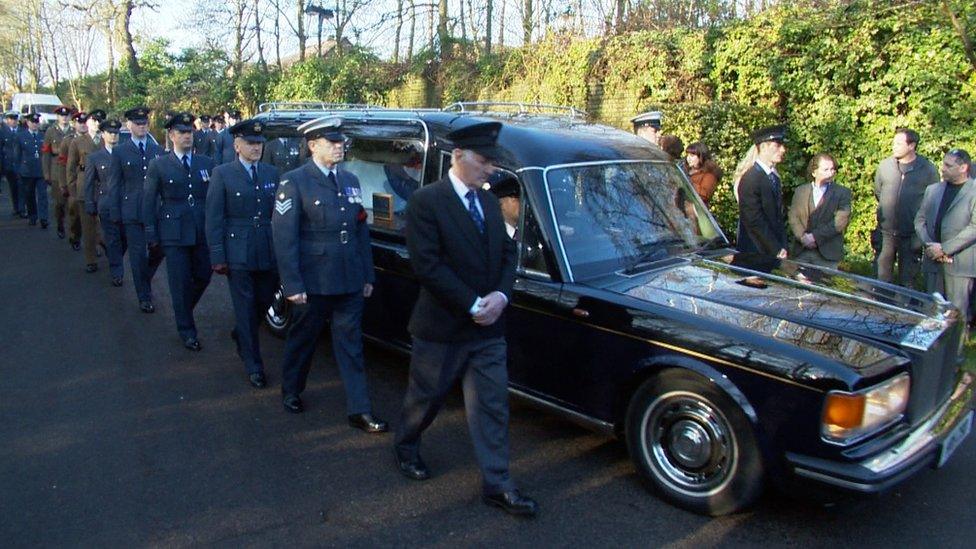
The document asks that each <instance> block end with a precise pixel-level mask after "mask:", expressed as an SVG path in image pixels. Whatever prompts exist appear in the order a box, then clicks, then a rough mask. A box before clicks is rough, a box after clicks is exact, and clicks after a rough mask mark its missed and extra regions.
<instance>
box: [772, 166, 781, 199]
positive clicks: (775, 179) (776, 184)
mask: <svg viewBox="0 0 976 549" xmlns="http://www.w3.org/2000/svg"><path fill="white" fill-rule="evenodd" d="M769 180H770V181H772V183H773V192H774V193H776V196H783V182H782V181H780V179H779V174H778V173H776V172H775V171H771V172H769Z"/></svg>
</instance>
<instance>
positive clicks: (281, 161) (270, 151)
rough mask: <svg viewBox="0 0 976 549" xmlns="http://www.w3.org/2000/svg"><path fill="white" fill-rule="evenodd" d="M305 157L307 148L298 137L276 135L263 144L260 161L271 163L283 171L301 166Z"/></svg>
mask: <svg viewBox="0 0 976 549" xmlns="http://www.w3.org/2000/svg"><path fill="white" fill-rule="evenodd" d="M307 158H308V154H307V149H306V148H305V146H304V144H303V143H302V140H301V139H300V138H297V137H276V138H274V139H269V140H268V142H267V143H265V144H264V153H263V154H262V156H261V162H266V163H268V164H271V165H272V166H274V167H276V168H278V170H279V171H280V172H282V173H284V172H290V171H292V170H294V169H295V168H297V167H299V166H301V165H302V164H304V163H305V160H306V159H307Z"/></svg>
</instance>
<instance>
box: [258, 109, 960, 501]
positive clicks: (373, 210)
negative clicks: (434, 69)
mask: <svg viewBox="0 0 976 549" xmlns="http://www.w3.org/2000/svg"><path fill="white" fill-rule="evenodd" d="M322 116H341V117H342V118H343V120H344V124H345V127H346V130H345V131H346V132H347V134H348V136H349V138H350V139H349V144H348V154H347V161H346V162H345V164H344V167H345V169H347V170H349V171H351V172H353V173H355V174H356V175H357V176H358V177H359V180H360V182H361V184H362V188H363V193H364V196H365V206H366V209H367V210H368V212H369V213H370V218H369V221H368V222H369V223H370V225H371V235H372V241H373V254H374V262H375V264H376V269H377V277H378V278H377V284H376V290H375V294H374V296H373V297H372V298H371V299H369V300H368V301H367V309H366V313H365V318H364V331H365V333H366V335H367V337H368V338H369V339H371V340H374V341H377V342H381V343H382V344H384V345H392V346H395V347H398V348H400V349H403V350H409V348H410V337H409V334H408V333H407V328H406V326H407V319H408V318H409V315H410V311H411V308H412V306H413V302H414V300H415V299H416V296H417V292H418V288H417V283H416V280H415V279H414V277H413V276H412V275H411V270H410V261H409V255H408V252H407V248H406V245H405V242H404V236H403V212H404V209H405V207H406V205H407V203H408V201H409V197H410V193H411V192H412V191H413V190H414V189H416V188H417V187H418V186H420V185H424V184H427V183H430V182H433V181H436V180H437V179H439V178H440V177H441V176H442V175H444V174H445V173H446V171H447V170H448V168H449V163H450V149H449V145H448V144H446V143H444V142H443V136H444V135H445V134H447V133H448V132H450V131H451V130H454V129H456V128H459V127H462V126H464V125H467V124H472V123H475V122H480V121H484V120H498V121H501V122H502V123H503V129H502V132H501V135H500V137H499V146H500V148H502V149H503V151H504V153H503V154H502V156H501V157H500V158H499V159H498V162H497V166H498V168H499V169H501V170H506V171H508V172H510V174H511V175H513V176H514V177H516V178H517V179H518V181H519V183H520V184H521V186H522V195H521V196H522V212H521V219H520V220H519V227H518V234H519V238H518V240H519V242H518V246H519V265H518V279H517V282H516V284H515V292H514V294H515V295H514V296H513V299H512V304H511V307H510V310H509V313H508V314H509V315H510V316H509V322H508V335H507V337H508V343H509V372H510V384H511V392H512V393H513V394H514V395H516V396H517V397H521V398H523V399H525V400H528V401H530V402H532V403H534V404H537V405H539V406H541V407H543V408H546V409H549V410H551V411H554V412H557V413H560V414H563V415H565V416H566V417H569V418H571V419H573V420H575V421H578V422H580V423H583V424H586V425H588V426H590V427H593V428H595V429H597V430H599V431H602V432H605V433H606V434H608V435H612V436H619V437H622V438H623V439H624V440H626V444H627V447H628V449H629V451H630V455H631V457H632V459H633V462H634V464H635V466H636V467H637V469H638V470H639V471H640V473H641V474H642V475H643V477H644V478H645V479H647V481H649V483H650V484H651V485H652V486H653V487H654V488H655V489H656V491H657V492H658V493H659V494H660V495H661V496H663V497H664V498H666V499H668V500H669V501H671V502H672V503H674V504H676V505H679V506H681V507H684V508H687V509H691V510H693V511H696V512H699V513H706V514H713V515H717V514H723V513H730V512H733V511H736V510H738V509H741V508H743V507H744V506H746V505H748V504H749V503H750V502H751V501H753V500H754V499H755V498H756V497H757V495H758V494H759V493H760V492H761V488H762V487H763V485H764V483H765V482H767V481H769V480H782V479H805V480H810V481H815V482H816V483H819V484H823V485H829V486H833V487H836V488H841V489H845V490H850V491H855V492H877V491H881V490H884V489H886V488H888V487H890V486H892V485H894V484H896V483H898V482H900V481H902V480H904V479H906V478H907V477H909V476H911V475H912V474H913V473H915V472H917V471H918V470H920V469H921V468H923V467H927V466H941V465H942V464H943V463H945V461H946V460H947V459H948V458H949V456H950V455H951V454H952V452H953V450H955V449H956V448H957V447H958V445H959V443H960V441H962V440H963V439H964V438H965V437H966V435H967V434H968V433H969V429H970V426H971V423H972V417H973V413H972V411H971V400H972V399H971V397H972V383H971V381H972V380H971V377H970V375H969V374H966V373H964V372H962V371H961V370H960V368H959V348H960V338H961V337H962V334H963V331H964V330H963V328H964V327H963V326H962V323H961V322H959V321H958V320H957V311H955V310H954V309H953V308H952V306H951V305H950V304H949V303H948V302H946V301H945V300H943V299H941V297H939V296H937V295H935V296H930V295H926V294H922V293H918V292H914V291H911V290H907V289H904V288H900V287H897V286H893V285H890V284H885V283H881V282H878V281H876V280H871V279H867V278H862V277H857V276H852V275H849V274H844V273H841V272H838V271H833V270H829V269H823V268H817V267H813V266H809V265H804V264H799V263H795V262H791V261H774V260H769V259H765V258H760V257H749V256H746V255H745V254H741V253H739V252H737V251H736V250H735V249H733V248H732V247H730V245H729V243H728V241H727V240H726V238H725V236H724V235H723V233H722V231H721V230H720V229H719V227H718V225H717V224H716V222H715V220H714V219H713V218H712V216H711V214H710V213H709V211H708V210H707V209H706V208H705V206H704V205H703V204H702V202H701V201H700V200H699V199H698V197H697V196H696V194H695V192H694V190H693V189H692V187H691V186H690V184H689V183H688V181H687V179H686V178H685V177H684V175H683V174H682V173H681V171H680V170H678V169H677V168H676V167H675V166H674V165H672V164H671V163H670V162H669V161H668V157H667V156H666V155H665V154H664V153H663V152H662V151H661V150H659V149H657V148H656V147H653V146H650V145H648V144H647V143H645V142H643V141H642V140H640V139H638V138H637V137H635V136H633V135H630V134H629V133H626V132H623V131H620V130H617V129H614V128H610V127H607V126H602V125H597V124H592V123H588V122H587V121H586V119H585V115H583V113H580V112H579V111H576V110H574V109H570V108H560V107H546V106H539V105H522V104H499V103H490V104H485V103H480V104H475V103H459V104H456V105H453V106H451V107H448V108H446V109H444V110H416V111H415V110H393V109H383V108H376V107H370V106H365V105H360V106H348V105H327V104H317V103H306V104H270V105H265V106H263V107H262V109H261V112H260V114H259V115H258V118H260V119H262V120H264V121H265V122H266V128H267V130H268V132H269V134H270V135H273V136H292V137H294V136H297V132H296V128H297V127H298V126H299V125H300V124H301V123H303V122H305V121H308V120H312V119H315V118H319V117H322ZM285 303H286V302H284V301H283V300H279V302H278V303H276V305H275V307H273V308H272V310H271V311H269V314H268V321H269V324H270V325H271V327H272V329H273V330H275V331H278V332H281V331H283V330H284V329H286V327H287V322H288V310H287V306H286V304H285Z"/></svg>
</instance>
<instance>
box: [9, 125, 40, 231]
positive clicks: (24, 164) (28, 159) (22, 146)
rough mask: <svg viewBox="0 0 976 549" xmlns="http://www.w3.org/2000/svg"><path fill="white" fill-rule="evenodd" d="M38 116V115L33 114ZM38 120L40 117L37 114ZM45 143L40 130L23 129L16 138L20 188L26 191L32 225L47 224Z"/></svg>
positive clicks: (15, 149) (15, 151)
mask: <svg viewBox="0 0 976 549" xmlns="http://www.w3.org/2000/svg"><path fill="white" fill-rule="evenodd" d="M32 116H37V115H32ZM37 118H38V120H39V119H40V117H39V116H37ZM43 144H44V134H42V133H41V132H40V131H39V130H38V131H29V130H23V131H20V132H18V133H17V135H16V137H15V138H14V155H15V156H14V158H16V159H17V179H18V181H19V182H20V190H21V192H23V193H24V202H25V203H26V205H27V217H28V219H29V220H30V224H31V225H36V224H37V219H38V218H40V219H41V225H42V226H47V215H48V211H47V183H45V182H44V172H43V171H42V168H41V146H42V145H43Z"/></svg>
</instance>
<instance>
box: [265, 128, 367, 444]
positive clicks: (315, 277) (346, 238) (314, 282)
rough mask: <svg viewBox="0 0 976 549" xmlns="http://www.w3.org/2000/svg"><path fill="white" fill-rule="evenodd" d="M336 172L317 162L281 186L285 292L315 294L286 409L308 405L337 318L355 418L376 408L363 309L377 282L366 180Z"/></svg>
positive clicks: (301, 312) (286, 369)
mask: <svg viewBox="0 0 976 549" xmlns="http://www.w3.org/2000/svg"><path fill="white" fill-rule="evenodd" d="M307 135H310V137H309V139H314V137H312V136H311V134H307ZM330 139H332V138H331V137H330ZM332 140H335V139H332ZM330 174H331V175H328V176H327V175H326V174H325V173H323V168H321V167H320V166H319V165H318V164H316V163H315V162H314V161H310V162H307V163H306V164H305V165H303V166H302V167H300V168H298V169H296V170H292V171H290V172H288V173H286V174H284V175H283V176H282V178H281V184H280V185H279V187H278V194H277V196H276V201H275V212H274V215H273V218H272V226H273V228H274V246H275V255H276V257H277V260H278V272H279V274H280V276H281V280H282V285H283V287H284V294H285V295H286V296H292V295H296V294H301V293H306V294H307V295H308V302H307V303H306V304H304V305H295V306H294V309H293V310H294V316H293V324H292V326H291V328H290V329H289V331H288V339H287V341H286V342H285V356H284V360H283V367H282V380H281V390H282V394H283V396H284V401H285V406H286V408H288V409H289V410H290V411H293V412H299V411H301V401H300V399H298V396H299V395H300V394H301V392H302V391H303V390H304V389H305V382H306V379H307V378H308V372H309V368H310V367H311V361H312V355H313V354H314V352H315V345H316V342H317V341H318V338H319V336H320V334H321V332H322V329H323V327H324V326H325V322H326V320H327V318H329V317H331V320H332V323H331V326H332V342H333V350H334V352H335V359H336V363H337V364H338V366H339V372H340V374H341V376H342V381H343V384H344V385H345V389H346V408H347V411H348V414H349V415H350V421H352V420H353V416H360V415H363V414H371V404H370V400H369V396H368V394H367V387H366V370H365V367H364V364H363V347H362V315H363V305H364V301H363V300H364V297H363V288H364V286H365V285H366V284H372V283H373V282H374V280H375V273H374V270H373V258H372V251H371V248H370V242H369V228H368V227H367V224H366V211H365V210H364V209H363V206H362V194H361V193H362V191H361V189H360V186H359V180H358V179H357V178H356V176H354V175H353V174H351V173H349V172H347V171H344V170H342V169H337V168H336V167H334V169H333V170H332V171H331V172H330ZM289 401H292V402H296V401H297V406H296V407H292V406H289V404H288V403H289ZM296 408H297V409H296ZM369 419H370V420H372V419H374V418H372V417H371V416H370V417H369ZM360 427H361V426H360ZM374 427H381V428H375V429H371V430H372V431H373V432H376V431H380V430H385V429H386V426H385V423H383V424H382V425H381V426H380V425H379V423H377V424H376V425H374Z"/></svg>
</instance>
